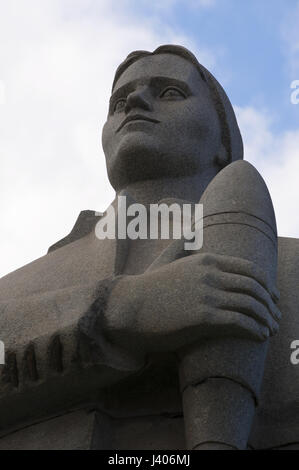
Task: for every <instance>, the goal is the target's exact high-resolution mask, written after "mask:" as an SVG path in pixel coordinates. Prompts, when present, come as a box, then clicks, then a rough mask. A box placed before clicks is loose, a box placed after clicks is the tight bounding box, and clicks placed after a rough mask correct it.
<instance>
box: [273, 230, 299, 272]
mask: <svg viewBox="0 0 299 470" xmlns="http://www.w3.org/2000/svg"><path fill="white" fill-rule="evenodd" d="M283 271H291V273H293V275H296V274H297V275H298V279H299V238H287V237H278V273H282V272H283Z"/></svg>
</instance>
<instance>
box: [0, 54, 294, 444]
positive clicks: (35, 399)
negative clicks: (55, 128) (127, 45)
mask: <svg viewBox="0 0 299 470" xmlns="http://www.w3.org/2000/svg"><path fill="white" fill-rule="evenodd" d="M103 148H104V152H105V157H106V164H107V170H108V176H109V180H110V182H111V184H112V186H113V187H114V189H115V191H116V199H115V201H114V202H113V203H112V207H113V208H114V209H115V210H116V212H117V209H118V202H117V201H118V197H120V196H126V198H127V201H128V203H130V204H133V203H135V202H138V203H140V204H143V205H144V206H145V207H149V205H150V204H153V203H155V204H158V203H159V204H160V203H162V202H163V203H165V204H167V205H170V204H172V203H174V202H175V203H178V204H179V205H183V204H184V203H193V204H195V203H198V201H200V200H201V198H202V200H204V201H205V202H204V210H205V204H206V205H207V207H208V206H209V208H210V210H211V212H210V213H209V214H208V215H210V216H211V217H214V215H215V214H213V210H214V209H213V208H214V207H216V202H215V201H216V199H217V200H218V201H219V200H220V199H221V197H222V196H223V198H224V199H225V197H226V201H227V204H230V203H232V204H237V206H236V207H239V206H238V204H239V205H240V201H241V203H242V204H243V202H244V201H245V203H246V204H247V197H246V198H245V197H244V200H243V199H242V197H243V196H242V195H243V194H247V195H248V194H249V196H248V198H249V199H250V203H251V205H252V210H253V211H255V210H256V214H255V215H252V214H251V215H250V214H249V215H248V214H245V212H246V211H245V212H244V213H242V214H241V215H242V217H243V216H244V217H245V216H246V217H247V216H249V217H251V218H252V220H253V219H254V224H255V233H262V237H264V238H263V240H264V241H263V242H257V241H254V240H256V239H255V238H251V237H250V236H249V237H247V235H246V237H245V235H244V237H245V238H244V237H243V238H242V236H240V239H239V240H238V239H237V240H235V238H234V239H233V243H232V242H231V240H230V239H229V237H227V235H225V234H224V235H223V233H224V232H221V233H222V235H221V236H220V239H219V246H224V245H223V243H224V242H223V240H224V238H225V240H226V243H227V245H225V246H229V245H231V246H229V249H228V251H227V250H226V249H225V250H224V251H223V250H222V248H221V250H218V251H219V252H217V246H218V242H216V245H215V243H214V242H213V243H214V245H213V243H212V240H214V238H213V237H212V235H211V237H210V238H209V237H207V234H208V233H212V232H207V229H206V228H205V227H204V236H205V234H206V238H204V240H207V241H206V242H204V249H203V250H199V251H197V252H193V253H192V252H184V251H183V250H182V249H181V240H178V241H175V242H174V241H173V240H170V239H135V240H132V239H122V238H119V237H118V238H117V237H116V239H108V238H107V239H105V240H100V239H99V238H98V237H97V236H96V226H97V224H98V222H99V221H100V220H102V219H101V217H102V216H100V215H97V214H96V213H94V212H92V211H83V212H81V214H80V215H79V218H78V220H77V222H76V224H75V226H74V228H73V230H72V232H71V233H70V234H69V235H68V236H67V237H65V238H64V239H63V240H61V241H59V242H58V243H56V244H55V245H53V246H52V247H51V248H50V249H49V252H48V254H47V255H46V256H44V257H42V258H40V259H38V260H36V261H34V262H33V263H30V264H29V265H27V266H25V267H23V268H21V269H19V270H17V271H15V272H13V273H11V274H9V275H7V276H5V277H4V278H2V279H1V281H0V340H1V341H3V342H4V344H5V350H6V364H5V365H4V366H0V368H1V376H0V449H186V448H187V447H188V448H194V449H199V450H200V449H206V448H213V449H215V448H216V449H222V448H228V449H231V448H236V449H238V448H246V447H248V448H251V449H274V448H287V447H291V448H296V447H299V415H298V417H297V409H298V408H299V392H298V387H299V366H298V367H296V366H295V365H293V364H292V362H291V361H290V355H291V352H292V351H291V349H290V345H291V343H292V341H294V340H296V339H299V324H298V321H297V305H298V302H299V294H298V293H297V292H298V289H297V284H298V282H299V240H296V239H287V238H279V239H278V262H277V265H278V268H277V280H276V255H277V238H276V233H275V230H276V228H275V218H274V213H273V214H272V212H271V210H272V209H271V202H269V203H268V202H267V204H268V205H267V204H266V205H267V207H266V213H267V214H270V215H269V217H268V215H267V217H268V218H267V217H266V218H263V216H262V215H259V214H260V213H262V212H259V210H260V208H259V207H257V206H259V204H258V203H256V201H258V199H255V198H256V197H257V196H256V195H257V194H262V195H265V192H263V191H264V187H262V184H263V183H261V182H260V180H259V179H258V178H259V176H258V174H257V172H255V170H254V169H253V168H252V167H251V166H250V165H249V164H247V163H246V162H241V160H242V158H243V146H242V138H241V135H240V132H239V128H238V125H237V122H236V119H235V115H234V112H233V109H232V106H231V104H230V102H229V100H228V98H227V96H226V94H225V92H224V91H223V89H222V87H221V86H220V84H219V83H218V82H217V81H216V79H215V78H214V77H213V76H212V75H211V74H210V72H209V71H208V70H206V69H205V68H204V67H203V66H202V65H200V64H199V63H198V61H197V59H196V58H195V57H194V56H193V54H192V53H191V52H189V51H188V50H186V49H185V48H183V47H180V46H161V47H159V48H158V49H156V50H155V51H154V52H153V53H149V52H146V51H136V52H133V53H131V54H130V55H129V56H128V57H127V59H126V60H125V61H124V62H123V63H122V64H121V65H120V66H119V68H118V69H117V71H116V75H115V79H114V83H113V88H112V96H111V98H110V104H109V113H108V118H107V122H106V123H105V125H104V128H103ZM244 169H245V170H244ZM225 172H226V173H225ZM244 174H245V175H247V176H246V179H244ZM221 175H224V176H222V177H221V178H222V180H221V178H220V176H221ZM224 177H225V178H226V179H225V181H226V182H227V181H230V179H231V181H232V183H231V187H234V188H237V189H236V190H237V192H238V191H239V192H238V198H237V199H236V201H235V200H233V198H232V196H231V194H232V193H230V192H229V191H230V184H228V186H229V188H228V192H227V190H226V187H227V183H223V181H224ZM214 182H215V183H214ZM210 183H211V185H210ZM212 185H213V186H212ZM243 188H244V191H245V188H246V191H245V193H244V191H243ZM259 188H262V189H259ZM242 191H243V192H242ZM219 194H220V195H221V196H219ZM227 194H228V196H225V195H227ZM229 194H230V196H229ZM250 194H252V195H254V197H253V196H252V199H251V196H250ZM263 197H264V196H262V198H261V199H260V201H261V205H263V201H264V200H263ZM266 200H267V201H268V199H267V196H265V201H266ZM252 201H255V203H254V204H253V203H252ZM269 201H270V198H269ZM221 204H222V202H221V203H220V206H221ZM217 207H218V206H217ZM221 207H222V206H221ZM223 207H224V206H223ZM221 211H222V213H221V217H222V215H223V214H226V211H225V210H224V209H221ZM221 211H220V212H221ZM220 212H219V213H220ZM230 212H232V213H233V212H234V211H230ZM239 212H240V210H239V209H238V210H236V213H238V214H239ZM241 212H242V211H241ZM244 214H245V215H244ZM216 215H217V214H216ZM225 217H226V215H225ZM230 217H231V215H230ZM232 217H234V216H232ZM242 220H243V219H242ZM246 220H247V219H246ZM126 223H128V220H127V221H126ZM221 223H222V225H223V224H225V225H227V226H228V225H229V226H234V225H236V224H239V225H242V226H243V228H244V227H248V223H247V221H246V222H245V221H241V222H240V220H239V219H238V222H236V220H235V219H229V220H228V219H226V218H225V221H224V222H223V221H222V222H221ZM206 225H207V224H206ZM215 225H217V224H216V223H214V226H215ZM249 225H250V224H249ZM243 228H242V230H243ZM205 230H206V232H205ZM216 230H218V229H216ZM229 230H230V229H229ZM244 230H245V231H246V230H247V229H245V228H244ZM215 233H216V232H215ZM217 233H220V232H219V231H218V232H217ZM227 233H231V232H227ZM238 233H239V232H238ZM242 233H243V232H242ZM248 233H249V232H246V234H248ZM244 234H245V232H244ZM216 239H217V238H216ZM267 240H269V242H268V241H267ZM205 243H206V244H205ZM254 243H255V245H254ZM267 243H268V244H269V247H270V246H271V247H272V248H271V249H270V248H269V250H268V248H267V247H268V245H267ZM249 248H250V249H251V253H252V254H253V258H250V260H251V259H254V260H255V258H254V257H255V253H257V252H258V253H260V255H259V256H260V258H259V259H264V258H263V256H264V253H268V254H267V256H266V255H265V261H264V262H263V263H264V264H263V268H261V266H259V265H258V262H255V261H248V259H249V258H248V259H246V256H247V255H246V256H245V255H244V256H243V254H242V253H243V251H244V250H245V251H246V250H247V249H249ZM242 250H243V251H242ZM267 250H268V251H267ZM271 250H272V251H271ZM270 253H272V255H271V256H270ZM272 261H273V263H272ZM271 263H272V265H271ZM275 284H277V288H278V290H277V288H276V286H275ZM280 312H282V314H283V315H282V319H281V313H280ZM280 319H281V320H280ZM278 324H280V327H279V326H278ZM270 336H271V338H270V340H269V337H270ZM244 342H245V343H246V347H244V344H245V343H244ZM216 343H217V344H216ZM247 344H250V347H249V349H248V348H247ZM194 345H195V346H194ZM219 345H220V346H219ZM239 345H240V347H239ZM192 348H193V349H192ZM217 348H218V349H217ZM219 348H220V349H219ZM222 348H223V349H222ZM246 348H247V349H246ZM190 351H191V352H190ZM221 351H222V352H223V354H222V352H221ZM256 351H259V352H258V353H256ZM210 356H211V359H210ZM240 358H241V359H242V360H241V359H240ZM188 361H189V362H188ZM192 361H193V362H192ZM238 361H239V362H238ZM182 364H183V365H182ZM190 364H191V365H190ZM200 364H201V365H200ZM231 364H233V366H232V369H234V370H237V369H238V371H237V372H236V373H235V374H234V373H231V372H229V369H230V366H231ZM194 369H196V374H199V375H196V376H194V377H193V378H192V380H193V382H192V380H191V379H190V380H191V381H190V382H188V380H189V379H188V373H187V372H188V371H189V372H190V370H191V375H192V371H193V370H194ZM203 369H206V370H205V373H204V376H201V374H202V370H203ZM179 371H180V374H179ZM243 371H246V372H244V374H243ZM189 375H190V374H189ZM245 375H246V377H245ZM243 376H244V377H243ZM249 376H250V378H249V379H248V380H247V378H248V377H249ZM257 377H258V379H257ZM186 380H187V382H188V383H187V382H186ZM247 381H248V383H247ZM255 381H259V382H260V385H261V387H262V388H261V391H259V390H258V389H259V387H260V385H258V386H256V389H255ZM201 383H202V384H204V386H203V387H202V388H200V390H201V391H200V392H199V395H196V396H197V398H196V399H197V400H199V401H198V403H197V402H196V403H195V404H194V403H193V402H192V400H193V398H192V387H193V388H194V390H195V389H196V393H197V390H199V389H197V388H196V387H197V385H200V384H201ZM297 384H298V386H297ZM186 390H187V395H186V394H185V397H183V404H182V394H183V395H184V393H185V391H186ZM190 390H191V392H190ZM190 393H191V394H190ZM186 397H187V398H186ZM198 397H200V399H198ZM232 397H233V399H232ZM191 402H192V403H193V405H192V406H191V405H190V403H191ZM235 404H237V405H236V406H235ZM190 406H191V408H190ZM234 407H235V408H234ZM240 410H241V411H240ZM243 410H245V412H244V413H243V414H244V416H243V417H242V419H241V418H240V413H241V414H242V412H243ZM185 427H186V429H185ZM232 427H234V429H237V430H238V432H237V433H236V432H235V430H234V432H235V434H234V433H232ZM185 431H186V433H185ZM201 434H202V436H201ZM241 434H242V439H241V438H239V436H240V435H241Z"/></svg>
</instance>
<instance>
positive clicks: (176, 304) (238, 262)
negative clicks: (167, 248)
mask: <svg viewBox="0 0 299 470" xmlns="http://www.w3.org/2000/svg"><path fill="white" fill-rule="evenodd" d="M276 296H277V293H274V292H270V288H269V282H268V279H267V275H266V274H265V273H264V272H263V271H262V270H261V269H259V268H258V267H257V266H256V265H255V264H253V263H251V262H249V261H246V260H243V259H240V258H234V257H228V256H222V255H211V254H195V255H191V256H188V257H185V258H181V259H180V260H177V261H174V262H173V263H169V264H167V265H165V266H162V267H160V268H159V269H157V270H155V271H151V272H146V273H144V274H142V275H137V276H123V277H121V278H120V279H119V280H118V282H116V283H115V285H114V286H113V288H112V289H111V293H110V295H109V297H108V299H107V304H106V307H105V311H104V312H103V314H102V315H101V318H102V328H103V331H104V333H105V336H106V338H107V340H108V341H110V342H112V343H113V344H117V345H119V346H120V347H122V348H124V349H126V350H128V351H131V352H132V353H134V354H137V355H139V356H140V357H141V356H142V355H146V353H148V352H151V351H161V350H164V351H165V350H177V349H179V348H182V347H184V346H186V345H189V344H191V343H193V342H196V341H197V340H198V339H200V337H207V336H212V337H213V336H215V335H218V336H219V335H220V336H221V335H224V336H225V335H226V336H232V335H233V336H236V335H237V336H241V337H247V338H251V339H254V340H256V341H264V340H266V339H267V338H268V337H269V336H271V335H273V334H275V333H276V332H277V330H278V321H279V319H280V316H281V315H280V312H279V309H278V308H277V306H276V304H275V301H274V300H275V297H276Z"/></svg>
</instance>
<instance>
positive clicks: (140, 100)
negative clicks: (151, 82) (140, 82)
mask: <svg viewBox="0 0 299 470" xmlns="http://www.w3.org/2000/svg"><path fill="white" fill-rule="evenodd" d="M134 108H140V109H144V110H146V111H151V110H152V105H151V103H150V97H149V95H148V92H147V90H146V88H145V87H142V88H139V89H137V90H134V91H133V92H132V93H130V94H129V95H128V96H127V102H126V107H125V112H126V113H128V112H129V111H131V109H134Z"/></svg>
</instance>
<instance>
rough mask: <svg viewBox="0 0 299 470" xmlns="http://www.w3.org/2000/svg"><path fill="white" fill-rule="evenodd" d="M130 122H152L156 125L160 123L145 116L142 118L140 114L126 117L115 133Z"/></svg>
mask: <svg viewBox="0 0 299 470" xmlns="http://www.w3.org/2000/svg"><path fill="white" fill-rule="evenodd" d="M132 121H148V122H153V123H155V124H158V123H159V122H160V121H158V120H157V119H153V118H150V117H147V116H142V115H141V114H135V115H134V116H128V117H126V119H125V120H124V121H123V122H122V123H121V125H120V126H119V127H118V129H117V131H116V132H118V131H120V130H121V129H122V128H123V127H124V126H125V125H126V124H127V123H128V122H132Z"/></svg>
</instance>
